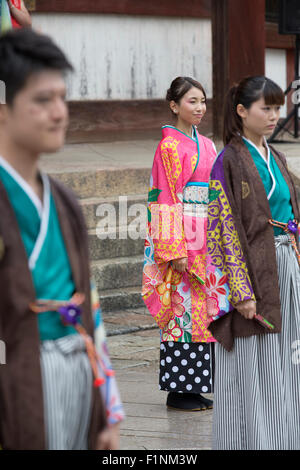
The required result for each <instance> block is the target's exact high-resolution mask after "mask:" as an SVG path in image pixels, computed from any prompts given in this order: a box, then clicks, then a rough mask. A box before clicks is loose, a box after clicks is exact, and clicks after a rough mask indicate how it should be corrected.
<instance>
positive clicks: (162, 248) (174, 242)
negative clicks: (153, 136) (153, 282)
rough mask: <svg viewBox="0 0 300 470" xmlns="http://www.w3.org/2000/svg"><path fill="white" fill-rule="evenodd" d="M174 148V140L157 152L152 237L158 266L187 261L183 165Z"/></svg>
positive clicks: (151, 199)
mask: <svg viewBox="0 0 300 470" xmlns="http://www.w3.org/2000/svg"><path fill="white" fill-rule="evenodd" d="M173 144H174V143H173V142H172V140H166V141H163V142H162V143H161V144H160V145H159V147H158V149H157V151H156V154H155V157H154V163H153V168H152V174H151V182H150V191H149V197H148V234H149V236H150V238H151V239H152V242H153V247H154V259H155V262H156V263H157V264H158V265H160V264H163V263H167V262H169V261H171V260H174V259H179V258H185V257H187V243H186V239H185V235H184V227H183V203H182V191H183V182H182V175H183V171H182V161H181V159H180V158H179V155H178V153H177V151H176V148H175V147H174V145H173Z"/></svg>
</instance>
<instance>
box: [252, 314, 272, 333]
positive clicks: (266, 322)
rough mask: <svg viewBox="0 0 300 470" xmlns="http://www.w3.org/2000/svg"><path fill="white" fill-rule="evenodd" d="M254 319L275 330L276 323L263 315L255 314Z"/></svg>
mask: <svg viewBox="0 0 300 470" xmlns="http://www.w3.org/2000/svg"><path fill="white" fill-rule="evenodd" d="M254 319H255V320H257V321H258V322H259V323H260V324H261V325H262V326H264V327H265V328H267V329H268V330H274V328H275V327H274V325H272V323H270V322H269V321H268V320H266V319H265V318H264V317H263V316H262V315H259V314H256V315H254Z"/></svg>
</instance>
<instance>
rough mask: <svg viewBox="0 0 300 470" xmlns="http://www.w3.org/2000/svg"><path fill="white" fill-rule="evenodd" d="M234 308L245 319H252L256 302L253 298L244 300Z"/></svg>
mask: <svg viewBox="0 0 300 470" xmlns="http://www.w3.org/2000/svg"><path fill="white" fill-rule="evenodd" d="M236 309H237V311H238V312H239V313H240V314H241V315H242V316H243V317H244V318H246V319H247V320H252V319H253V318H254V316H255V315H256V303H255V302H254V300H244V301H243V302H240V303H238V304H237V306H236Z"/></svg>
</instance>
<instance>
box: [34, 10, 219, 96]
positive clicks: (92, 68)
mask: <svg viewBox="0 0 300 470" xmlns="http://www.w3.org/2000/svg"><path fill="white" fill-rule="evenodd" d="M32 16H33V25H34V27H35V28H37V29H40V30H41V31H42V32H43V33H45V34H49V35H50V36H52V37H53V39H54V40H55V41H56V43H57V44H58V45H60V47H61V48H62V49H63V50H64V51H65V53H66V54H67V56H68V57H69V59H70V61H71V62H72V64H73V65H74V67H75V69H76V72H75V73H74V74H73V76H71V77H69V78H68V89H69V92H68V98H69V99H71V100H94V99H99V100H102V99H103V100H107V99H147V98H149V99H156V98H158V99H159V98H164V97H165V94H166V90H167V88H168V87H169V84H170V83H171V81H172V79H173V78H175V77H176V76H178V75H186V76H192V77H194V78H196V79H197V80H199V81H200V82H201V83H202V85H203V86H204V88H205V90H206V92H207V96H208V97H209V98H210V97H212V43H211V41H212V40H211V22H210V20H206V19H190V18H160V17H144V16H126V15H92V14H84V15H83V14H38V13H34V14H33V15H32Z"/></svg>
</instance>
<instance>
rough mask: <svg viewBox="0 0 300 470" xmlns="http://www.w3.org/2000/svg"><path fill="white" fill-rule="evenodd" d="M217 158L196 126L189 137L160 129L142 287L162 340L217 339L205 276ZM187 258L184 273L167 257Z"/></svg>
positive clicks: (209, 143) (181, 341) (196, 341)
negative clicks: (211, 326)
mask: <svg viewBox="0 0 300 470" xmlns="http://www.w3.org/2000/svg"><path fill="white" fill-rule="evenodd" d="M215 157H216V150H215V146H214V144H213V142H212V141H211V140H209V139H208V138H206V137H203V136H202V135H200V134H198V132H197V130H196V128H194V138H191V137H189V136H187V135H185V134H184V133H182V132H181V131H179V130H178V129H176V128H175V127H172V126H164V127H163V129H162V140H161V141H160V143H159V145H158V148H157V151H156V153H155V157H154V163H153V168H152V174H151V180H150V190H149V199H148V234H147V237H146V240H145V258H144V270H143V290H142V296H143V300H144V302H145V304H146V306H147V307H148V309H149V311H150V313H151V315H152V316H153V317H154V318H155V320H156V322H157V324H158V326H159V327H160V329H161V330H162V332H161V333H162V341H163V342H169V341H171V342H173V341H174V342H176V343H211V342H214V341H215V340H214V338H213V337H212V335H211V333H210V332H209V331H208V330H207V326H208V323H209V321H210V318H209V316H208V315H207V308H206V300H207V299H206V291H207V285H206V283H207V282H208V283H211V282H212V281H213V280H212V279H211V280H210V281H208V280H206V264H207V248H206V230H207V210H208V202H209V197H211V196H209V177H210V171H211V168H212V165H213V162H214V160H215ZM185 257H187V258H188V271H187V272H185V273H179V272H177V271H175V270H174V269H173V267H172V263H171V260H174V259H179V258H185ZM209 287H211V285H209ZM219 287H221V286H219Z"/></svg>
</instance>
